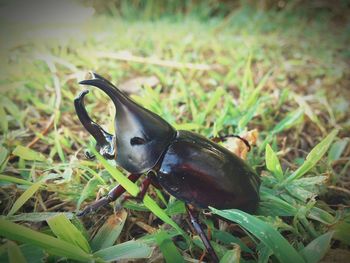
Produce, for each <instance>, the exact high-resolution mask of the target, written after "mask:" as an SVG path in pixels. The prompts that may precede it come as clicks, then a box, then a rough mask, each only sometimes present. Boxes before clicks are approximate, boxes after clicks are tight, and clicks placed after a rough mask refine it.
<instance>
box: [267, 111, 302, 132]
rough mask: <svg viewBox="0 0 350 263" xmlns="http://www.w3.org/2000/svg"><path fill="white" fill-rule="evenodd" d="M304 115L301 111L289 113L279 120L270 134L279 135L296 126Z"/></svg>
mask: <svg viewBox="0 0 350 263" xmlns="http://www.w3.org/2000/svg"><path fill="white" fill-rule="evenodd" d="M303 115H304V111H303V110H302V109H298V110H296V111H294V112H291V113H289V114H288V115H287V116H286V117H285V118H284V119H283V120H281V121H280V122H279V123H278V124H277V125H276V126H275V127H274V128H273V129H272V131H271V133H272V134H276V133H279V132H281V131H283V130H286V129H289V128H290V127H292V126H294V125H295V124H297V123H298V122H299V121H300V120H301V119H302V118H303Z"/></svg>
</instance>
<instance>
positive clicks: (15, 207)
mask: <svg viewBox="0 0 350 263" xmlns="http://www.w3.org/2000/svg"><path fill="white" fill-rule="evenodd" d="M41 185H42V182H37V183H35V184H33V185H31V186H30V187H29V188H28V189H27V190H26V191H24V192H23V194H22V195H21V196H20V197H19V198H18V199H17V200H16V202H15V203H14V204H13V206H12V208H11V210H10V212H9V213H8V214H7V215H8V216H12V215H13V214H14V213H16V212H17V211H18V209H20V208H21V207H22V206H23V205H24V204H25V202H27V201H28V199H29V198H31V197H32V196H33V195H34V194H35V192H36V191H37V190H38V189H39V188H40V186H41Z"/></svg>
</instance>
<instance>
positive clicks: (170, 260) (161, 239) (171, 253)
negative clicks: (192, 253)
mask: <svg viewBox="0 0 350 263" xmlns="http://www.w3.org/2000/svg"><path fill="white" fill-rule="evenodd" d="M155 239H156V242H157V244H158V246H159V248H160V250H161V251H162V254H163V256H164V259H165V261H166V262H167V263H178V262H179V263H181V262H185V261H184V259H183V257H182V256H181V254H180V252H179V251H178V250H177V248H176V246H175V245H174V242H173V241H172V240H171V238H170V236H169V235H168V234H167V233H166V232H165V231H163V230H160V231H159V232H158V233H157V234H156V235H155Z"/></svg>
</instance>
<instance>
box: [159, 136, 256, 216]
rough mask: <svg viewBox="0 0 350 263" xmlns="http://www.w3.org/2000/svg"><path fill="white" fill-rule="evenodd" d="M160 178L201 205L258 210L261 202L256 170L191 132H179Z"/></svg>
mask: <svg viewBox="0 0 350 263" xmlns="http://www.w3.org/2000/svg"><path fill="white" fill-rule="evenodd" d="M157 179H158V182H159V184H160V185H161V186H162V187H163V188H164V189H165V190H166V191H168V192H169V193H170V194H171V195H173V196H175V197H176V198H178V199H180V200H183V201H185V202H186V203H190V204H193V205H195V206H197V207H201V208H207V207H208V206H213V207H215V208H218V209H226V208H238V209H242V210H245V211H254V210H255V208H256V206H257V204H258V202H259V184H260V180H259V177H258V176H257V174H256V173H255V172H254V170H253V169H252V168H250V166H248V165H247V164H246V163H245V162H244V161H243V160H242V159H240V158H239V157H237V156H236V155H234V154H233V153H232V152H230V151H229V150H227V149H226V148H224V147H222V146H220V145H218V144H216V143H214V142H212V141H210V140H208V139H207V138H205V137H203V136H201V135H198V134H196V133H193V132H189V131H178V133H177V136H176V138H175V139H174V140H173V142H172V143H171V144H170V146H169V147H168V150H167V151H166V153H165V154H164V157H163V159H162V161H161V163H160V169H159V171H158V173H157Z"/></svg>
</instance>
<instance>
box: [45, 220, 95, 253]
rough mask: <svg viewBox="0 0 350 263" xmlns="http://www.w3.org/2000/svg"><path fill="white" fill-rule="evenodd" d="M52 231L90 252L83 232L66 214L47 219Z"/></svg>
mask: <svg viewBox="0 0 350 263" xmlns="http://www.w3.org/2000/svg"><path fill="white" fill-rule="evenodd" d="M46 222H47V224H48V225H49V226H50V229H51V231H52V232H53V233H54V234H55V235H56V236H57V237H58V238H59V239H61V240H64V241H66V242H69V243H71V244H73V245H75V246H78V247H80V248H81V249H83V250H84V251H85V252H89V251H90V250H91V249H90V246H89V243H88V242H87V240H86V239H85V237H84V236H83V235H82V233H81V232H80V231H79V230H78V229H77V228H76V227H75V226H74V225H73V224H72V223H71V222H70V221H69V219H68V218H67V217H66V216H65V215H64V214H59V215H56V216H54V217H51V218H48V219H47V220H46Z"/></svg>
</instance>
